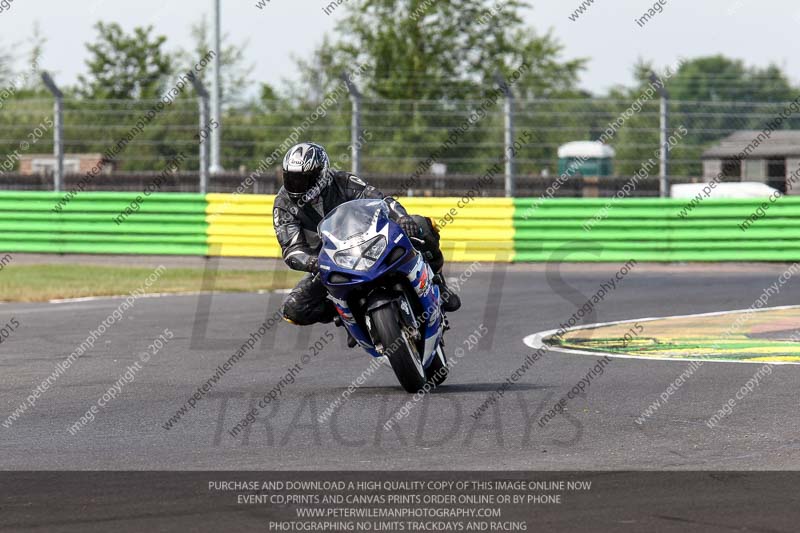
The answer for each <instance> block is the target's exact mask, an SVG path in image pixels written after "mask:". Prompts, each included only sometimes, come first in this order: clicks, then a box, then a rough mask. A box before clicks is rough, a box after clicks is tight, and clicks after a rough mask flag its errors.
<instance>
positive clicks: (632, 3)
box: [0, 0, 800, 94]
mask: <svg viewBox="0 0 800 533" xmlns="http://www.w3.org/2000/svg"><path fill="white" fill-rule="evenodd" d="M258 1H259V0H222V6H223V7H222V11H223V15H222V27H223V31H224V32H227V33H229V34H230V35H231V37H232V40H233V41H234V42H237V43H242V42H245V41H247V42H248V43H249V45H248V58H249V61H250V62H251V63H252V64H253V66H254V70H253V73H252V76H251V78H252V79H253V81H254V88H253V93H255V91H256V89H255V87H256V86H257V85H258V83H259V82H262V81H264V82H267V83H270V84H273V85H277V86H280V84H281V80H284V79H296V78H297V72H296V67H295V62H294V60H293V58H294V57H303V58H308V57H309V56H310V54H311V53H312V51H313V50H314V48H315V47H316V46H317V45H318V44H319V43H320V42H321V40H322V36H323V34H325V33H330V32H333V31H334V28H335V24H336V22H337V20H338V18H339V17H341V15H342V14H343V13H344V9H343V7H339V8H338V9H336V10H335V11H333V13H331V14H330V15H327V14H325V13H324V12H323V6H324V5H327V4H328V3H330V1H331V0H324V1H323V0H269V1H268V2H267V5H266V7H265V8H264V9H258V8H257V7H256V3H257V2H258ZM334 1H335V0H334ZM342 1H343V2H344V3H346V2H347V1H348V0H342ZM581 1H582V0H548V1H546V2H544V1H542V2H540V1H535V0H534V1H532V2H530V3H531V4H532V6H533V7H532V9H529V10H527V11H526V12H525V14H524V15H525V19H526V22H527V23H528V24H529V26H531V27H532V28H533V29H535V30H536V31H537V32H540V33H542V32H545V31H548V30H550V31H552V32H553V34H554V35H555V36H556V37H557V38H558V39H559V40H560V41H561V43H562V44H563V45H564V57H565V58H574V57H584V58H588V59H589V63H588V68H587V70H586V71H585V72H584V73H583V75H582V78H581V86H582V87H583V88H584V89H587V90H589V91H590V92H593V93H595V94H602V93H603V92H605V91H606V90H607V89H608V88H610V87H612V86H614V85H617V84H630V83H631V82H632V66H633V64H634V63H635V62H636V60H637V59H638V58H643V59H648V60H653V61H655V64H656V65H658V66H666V65H670V64H674V63H675V62H676V61H677V60H678V58H679V57H695V56H700V55H712V54H724V55H727V56H730V57H735V58H739V59H743V60H744V61H745V62H746V63H747V64H749V65H756V66H765V65H766V64H768V63H775V64H778V65H779V66H781V67H782V68H784V70H785V71H786V72H787V73H788V75H789V77H790V78H791V79H792V80H793V81H795V82H797V80H800V55H798V54H796V53H793V52H794V51H795V50H796V49H797V44H796V42H795V41H796V35H797V26H798V24H800V4H798V3H796V2H794V1H793V0H760V1H757V0H730V1H725V0H661V2H662V4H665V5H664V6H663V8H662V12H661V13H660V14H659V15H657V16H656V17H654V18H653V19H652V20H650V21H649V22H647V24H646V25H645V26H644V27H639V25H638V24H637V23H636V22H635V20H636V19H637V18H640V17H641V16H642V14H643V13H644V12H645V11H646V10H647V8H648V7H649V6H652V5H653V3H651V2H649V1H648V0H594V4H593V5H591V6H590V7H589V8H588V10H587V11H586V12H585V13H583V14H582V15H581V16H580V17H579V18H578V19H577V20H576V21H572V20H570V17H569V16H570V15H571V14H572V13H573V11H574V10H575V9H576V8H578V6H579V5H580V4H581ZM0 4H1V3H0ZM212 6H213V0H135V1H130V0H127V1H123V0H13V1H12V2H11V3H10V5H9V7H7V8H5V9H3V10H2V11H0V46H3V47H4V48H7V49H8V48H10V49H11V50H12V51H14V52H15V54H16V55H18V57H19V63H18V65H17V67H18V68H19V69H20V70H22V69H24V64H23V62H24V54H23V53H21V52H22V51H24V50H25V42H26V39H27V37H28V35H29V34H30V32H31V28H32V27H33V25H34V23H35V22H36V21H38V23H39V25H40V27H41V29H42V32H43V33H44V34H45V35H46V36H47V38H48V42H47V45H46V48H45V54H44V59H43V61H42V67H43V68H44V69H45V70H49V71H50V72H51V73H54V75H55V76H54V77H55V78H56V80H57V82H58V83H60V84H64V85H70V84H74V83H75V82H76V80H77V77H78V75H79V74H81V73H85V71H86V67H85V60H86V58H87V53H86V48H85V43H86V42H87V41H90V40H93V38H94V36H95V31H94V30H93V29H92V26H93V25H94V23H95V22H96V21H98V20H103V21H106V22H117V23H119V24H121V25H122V26H123V27H124V28H125V29H127V30H130V29H132V28H133V27H135V26H142V25H153V26H154V27H155V30H156V32H157V33H159V34H163V35H166V36H167V37H168V48H170V49H177V48H179V47H186V48H189V47H190V43H191V41H190V38H189V28H190V25H191V23H192V22H195V21H197V20H199V19H200V17H201V16H202V15H203V14H204V13H205V14H206V15H207V16H209V17H210V16H211V11H212Z"/></svg>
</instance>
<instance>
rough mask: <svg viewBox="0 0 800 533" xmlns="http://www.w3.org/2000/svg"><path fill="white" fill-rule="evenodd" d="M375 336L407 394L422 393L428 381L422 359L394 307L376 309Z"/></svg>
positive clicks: (373, 317) (373, 315) (374, 316)
mask: <svg viewBox="0 0 800 533" xmlns="http://www.w3.org/2000/svg"><path fill="white" fill-rule="evenodd" d="M371 318H372V322H373V327H374V329H375V334H376V335H377V337H378V339H375V340H377V341H379V342H380V343H381V344H382V345H383V349H384V352H383V353H384V354H385V355H386V356H387V357H388V358H389V364H390V365H391V366H392V370H394V374H395V376H397V381H399V382H400V385H401V386H402V387H403V389H405V391H406V392H409V393H415V392H418V391H420V390H421V389H422V388H423V387H424V386H425V383H426V381H427V376H426V375H425V369H424V368H423V367H422V359H421V358H420V356H419V351H418V350H417V348H416V346H415V344H414V341H413V339H410V338H409V337H408V334H407V333H405V331H404V330H403V328H402V327H401V325H400V320H401V319H400V315H399V313H398V312H397V311H396V310H395V308H394V306H393V305H387V306H385V307H381V308H379V309H376V310H375V311H373V312H372V314H371Z"/></svg>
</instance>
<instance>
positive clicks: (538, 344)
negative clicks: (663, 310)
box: [522, 305, 800, 365]
mask: <svg viewBox="0 0 800 533" xmlns="http://www.w3.org/2000/svg"><path fill="white" fill-rule="evenodd" d="M798 307H800V305H782V306H779V307H763V308H761V309H753V310H752V311H753V312H754V313H759V312H762V311H774V310H776V309H797V308H798ZM743 311H751V309H749V308H748V309H733V310H731V311H714V312H713V313H696V314H691V315H671V316H655V317H647V318H633V319H629V320H615V321H613V322H598V323H596V324H586V325H583V326H575V327H573V328H569V329H568V330H567V331H576V330H580V329H594V328H598V327H602V326H614V325H618V324H630V323H634V322H652V321H653V320H668V319H673V318H691V317H700V316H720V315H729V314H732V313H741V312H743ZM559 329H560V328H557V329H550V330H547V331H540V332H539V333H534V334H533V335H528V336H527V337H525V338H524V339H523V340H522V341H523V342H524V343H525V344H526V345H527V346H529V347H530V348H533V349H534V350H538V349H540V348H547V349H548V350H555V351H559V352H564V353H571V354H578V355H591V356H594V357H616V358H619V359H647V360H650V361H703V362H709V363H749V364H754V363H758V364H770V365H797V364H800V362H790V361H775V362H772V361H737V360H731V359H715V358H707V357H653V356H644V355H627V354H619V353H608V352H600V351H588V350H576V349H574V348H563V347H560V346H551V345H549V344H545V342H544V339H546V338H547V337H550V336H552V335H555V334H556V333H557V332H558V330H559Z"/></svg>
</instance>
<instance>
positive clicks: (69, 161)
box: [19, 154, 116, 175]
mask: <svg viewBox="0 0 800 533" xmlns="http://www.w3.org/2000/svg"><path fill="white" fill-rule="evenodd" d="M98 164H99V165H102V166H103V170H102V173H103V174H110V173H111V172H113V171H114V169H115V166H116V165H115V163H113V162H108V161H106V160H105V159H104V158H103V154H64V174H86V173H87V172H89V171H91V170H92V169H93V168H94V167H95V166H97V165H98ZM55 169H56V158H55V156H53V154H25V155H21V156H20V157H19V173H20V174H24V175H32V174H45V175H52V174H53V173H54V172H55Z"/></svg>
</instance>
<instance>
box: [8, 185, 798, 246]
mask: <svg viewBox="0 0 800 533" xmlns="http://www.w3.org/2000/svg"><path fill="white" fill-rule="evenodd" d="M63 197H64V196H63V194H61V193H53V192H28V191H0V251H2V252H36V253H89V254H154V255H162V254H170V255H203V256H209V255H210V256H235V257H280V249H279V247H278V243H277V240H276V239H275V231H274V229H273V226H272V206H273V200H274V196H273V195H249V194H248V195H244V194H242V195H233V194H207V195H200V194H177V193H156V194H153V195H151V196H147V197H142V196H141V195H140V194H137V193H114V192H84V193H81V194H78V195H76V196H75V197H73V198H72V199H71V201H69V202H68V203H66V204H64V205H63V208H61V209H60V210H56V209H54V208H55V206H56V205H58V203H59V200H62V198H63ZM137 198H138V199H139V200H140V201H137ZM762 202H763V200H705V201H704V202H701V203H700V204H699V205H697V206H696V207H695V208H694V209H692V210H689V211H687V213H688V214H687V216H686V217H684V218H682V217H680V216H679V213H680V212H681V210H682V209H683V208H684V207H685V206H686V204H687V202H686V201H685V200H676V199H657V198H652V199H648V198H637V199H625V200H619V201H614V202H611V203H609V201H608V200H606V199H581V198H567V199H552V200H548V201H545V202H542V201H541V200H539V199H534V198H519V199H513V200H512V199H506V198H474V199H473V200H472V201H470V202H466V203H465V202H464V201H463V200H462V199H459V198H403V199H402V203H403V204H404V205H405V206H406V208H407V209H408V210H409V211H410V212H412V213H419V214H422V215H425V216H428V217H430V218H432V219H433V220H434V222H435V223H436V225H437V226H438V227H439V229H440V232H441V237H442V250H443V251H444V253H445V256H446V258H447V259H448V260H449V261H485V262H493V261H496V262H509V261H514V262H526V261H587V262H588V261H594V262H599V261H608V262H619V261H627V260H630V259H635V260H637V261H667V262H671V261H795V260H800V198H796V197H783V198H781V199H779V200H777V201H776V202H774V203H772V204H770V206H769V209H767V210H765V211H763V212H764V217H763V218H759V219H758V220H756V221H755V222H753V223H752V224H751V225H750V226H749V227H748V228H747V229H746V231H742V229H741V227H740V224H742V223H743V222H744V221H745V220H746V219H747V218H748V217H749V216H751V215H752V214H753V213H754V212H755V211H756V209H758V207H759V206H761V204H762ZM131 206H135V207H136V209H135V210H133V211H131ZM126 208H128V209H129V212H130V213H129V214H128V215H127V216H126V217H125V219H124V220H123V221H122V222H120V220H119V219H117V221H115V220H114V219H115V217H117V216H118V215H119V214H120V213H123V212H125V210H126ZM118 222H119V223H118Z"/></svg>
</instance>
